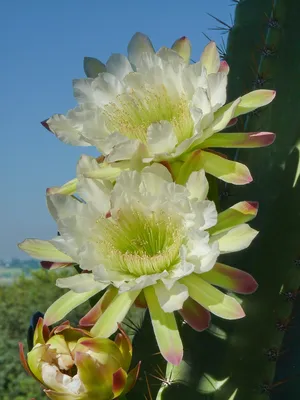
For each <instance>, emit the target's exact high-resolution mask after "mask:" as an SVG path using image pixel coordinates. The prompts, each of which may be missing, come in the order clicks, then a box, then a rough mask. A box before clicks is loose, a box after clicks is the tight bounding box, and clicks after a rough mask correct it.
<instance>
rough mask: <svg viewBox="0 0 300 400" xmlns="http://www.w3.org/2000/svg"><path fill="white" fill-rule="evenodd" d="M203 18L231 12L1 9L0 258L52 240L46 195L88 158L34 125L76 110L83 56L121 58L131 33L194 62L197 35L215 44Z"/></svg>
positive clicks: (126, 4) (147, 4) (133, 6)
mask: <svg viewBox="0 0 300 400" xmlns="http://www.w3.org/2000/svg"><path fill="white" fill-rule="evenodd" d="M207 12H209V13H211V14H214V15H216V16H217V17H219V18H221V19H224V20H225V21H227V22H229V21H230V13H231V14H232V13H233V12H234V7H230V0H210V1H206V2H205V1H203V0H185V1H184V2H176V1H174V0H173V1H171V0H160V1H159V0H152V1H137V0H128V1H121V0H114V1H105V2H103V1H101V0H86V1H80V0H72V1H71V0H51V1H48V2H46V1H40V0H31V1H21V0H9V1H5V2H4V1H3V2H1V5H0V27H1V28H0V29H1V35H0V48H1V61H0V81H1V95H0V109H1V118H0V134H1V138H2V140H1V157H0V177H1V195H0V223H1V228H0V229H1V231H0V232H1V240H0V259H1V258H11V257H21V258H23V257H25V255H24V254H23V253H22V252H21V251H19V250H18V249H17V247H16V243H17V242H19V241H22V240H23V239H24V238H27V237H38V238H41V239H48V238H51V237H52V236H55V234H56V227H55V223H54V222H53V221H52V219H51V217H50V215H49V214H48V211H47V207H46V204H45V190H46V188H47V187H49V186H58V185H61V184H63V183H64V182H66V181H67V180H69V179H72V178H73V177H74V174H75V166H76V162H77V160H78V158H79V156H80V155H81V154H91V155H96V154H97V153H96V151H95V150H93V149H92V148H89V149H87V148H79V147H72V146H67V145H65V144H63V143H62V142H60V141H59V140H58V139H56V138H55V137H54V136H53V135H52V134H51V133H50V132H48V131H47V130H45V129H44V128H43V127H42V126H41V125H40V123H39V122H40V121H42V120H43V119H46V118H47V117H49V116H51V115H52V114H54V113H65V112H66V111H67V110H68V109H69V108H72V107H74V106H75V101H74V99H73V96H72V79H73V78H80V77H83V76H84V73H83V67H82V60H83V57H84V56H91V57H97V58H100V59H101V60H102V61H106V60H107V58H108V57H109V56H110V55H111V54H112V53H123V54H126V47H127V43H128V41H129V40H130V38H131V36H132V35H133V34H134V33H135V32H136V31H140V32H143V33H146V34H147V35H148V36H150V38H151V40H152V42H153V44H154V46H155V48H156V49H158V48H159V47H160V46H162V45H166V46H171V44H172V43H173V42H174V41H175V40H176V39H177V38H179V37H181V36H188V37H189V39H190V40H191V41H192V44H193V59H198V58H199V55H200V53H201V51H202V49H203V47H204V46H205V44H206V43H207V40H206V39H205V37H204V36H203V34H202V32H206V33H207V34H208V35H209V36H211V37H212V38H213V39H215V40H217V41H220V34H219V32H216V31H210V30H209V28H211V27H214V26H216V23H215V21H213V20H212V19H211V18H210V17H209V16H208V15H207V14H206V13H207Z"/></svg>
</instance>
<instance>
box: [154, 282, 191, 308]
mask: <svg viewBox="0 0 300 400" xmlns="http://www.w3.org/2000/svg"><path fill="white" fill-rule="evenodd" d="M154 289H155V293H156V296H157V298H158V301H159V304H160V306H161V308H162V309H163V310H164V311H165V312H173V311H176V310H180V309H181V308H182V306H183V303H184V302H185V300H186V299H187V298H188V297H189V292H188V289H187V287H186V286H185V285H182V284H181V283H178V282H175V283H174V285H173V286H172V289H169V290H168V289H167V288H166V287H165V285H163V284H162V283H160V282H159V283H158V284H156V285H155V286H154Z"/></svg>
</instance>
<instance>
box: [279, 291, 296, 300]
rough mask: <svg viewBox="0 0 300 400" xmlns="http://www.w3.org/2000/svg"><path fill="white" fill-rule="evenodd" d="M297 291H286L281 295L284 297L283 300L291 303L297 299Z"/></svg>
mask: <svg viewBox="0 0 300 400" xmlns="http://www.w3.org/2000/svg"><path fill="white" fill-rule="evenodd" d="M298 293H299V290H296V291H288V292H283V293H282V295H283V296H284V297H285V300H286V301H288V302H290V303H292V302H294V301H295V300H296V299H297V296H298Z"/></svg>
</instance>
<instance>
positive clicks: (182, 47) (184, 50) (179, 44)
mask: <svg viewBox="0 0 300 400" xmlns="http://www.w3.org/2000/svg"><path fill="white" fill-rule="evenodd" d="M172 50H174V51H176V52H177V53H178V54H179V55H180V56H181V57H182V58H183V59H184V61H185V62H186V63H187V64H189V62H190V58H191V51H192V45H191V42H190V41H189V39H188V38H187V37H186V36H182V37H181V38H180V39H177V40H176V42H174V44H173V46H172Z"/></svg>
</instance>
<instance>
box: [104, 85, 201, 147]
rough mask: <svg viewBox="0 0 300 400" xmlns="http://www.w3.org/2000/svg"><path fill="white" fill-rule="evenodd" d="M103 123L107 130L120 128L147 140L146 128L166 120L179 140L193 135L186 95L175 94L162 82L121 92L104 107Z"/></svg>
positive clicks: (134, 137) (143, 141)
mask: <svg viewBox="0 0 300 400" xmlns="http://www.w3.org/2000/svg"><path fill="white" fill-rule="evenodd" d="M104 115H105V117H106V126H107V128H108V129H109V131H110V132H119V133H121V134H123V135H125V136H127V137H128V138H129V139H138V140H140V141H141V142H142V143H145V144H146V143H147V129H148V128H149V126H150V125H151V124H152V123H155V122H160V121H169V122H170V123H172V125H173V129H174V132H175V134H176V136H177V139H178V142H179V143H180V142H182V141H183V140H185V139H188V138H189V137H191V136H192V135H193V127H194V124H193V120H192V117H191V115H190V111H189V107H188V101H187V99H186V98H185V96H182V97H178V96H175V95H174V98H173V97H172V96H170V95H169V93H168V92H167V89H166V88H165V86H164V85H160V86H157V87H155V88H145V87H142V88H141V90H138V91H135V90H133V89H132V91H131V93H127V94H121V95H119V96H118V97H117V100H116V102H115V103H110V104H108V105H106V106H105V108H104Z"/></svg>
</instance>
